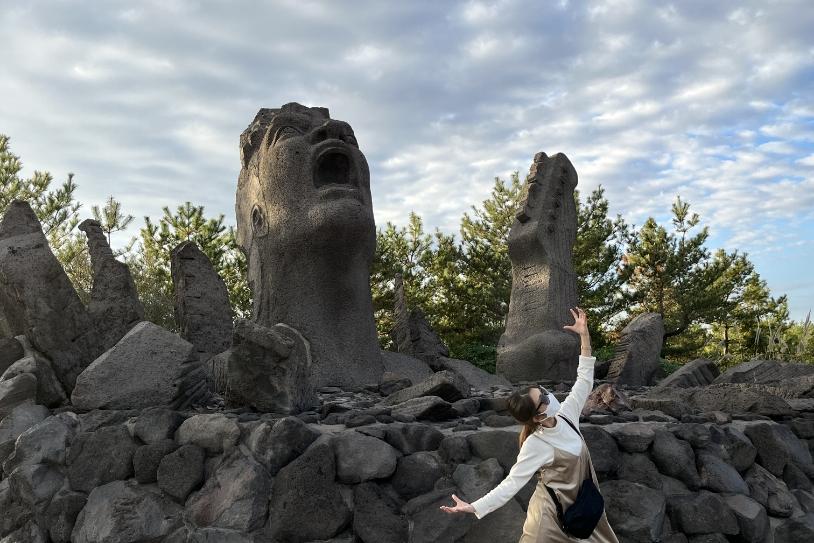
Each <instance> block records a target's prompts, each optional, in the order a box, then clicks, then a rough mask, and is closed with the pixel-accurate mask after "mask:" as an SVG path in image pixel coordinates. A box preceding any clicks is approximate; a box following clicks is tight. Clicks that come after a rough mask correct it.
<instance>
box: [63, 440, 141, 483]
mask: <svg viewBox="0 0 814 543" xmlns="http://www.w3.org/2000/svg"><path fill="white" fill-rule="evenodd" d="M137 448H138V445H137V444H136V442H135V441H133V439H132V438H131V437H130V433H129V432H128V431H127V428H125V427H124V426H107V427H104V428H100V429H99V430H97V431H95V432H92V433H81V434H79V435H78V436H76V439H75V440H74V442H73V445H72V446H71V449H70V452H69V454H68V481H69V482H70V484H71V488H72V489H73V490H79V491H82V492H90V491H91V490H93V489H94V488H95V487H97V486H101V485H104V484H107V483H110V482H112V481H122V480H125V479H128V478H129V477H130V476H131V475H132V474H133V454H135V452H136V449H137Z"/></svg>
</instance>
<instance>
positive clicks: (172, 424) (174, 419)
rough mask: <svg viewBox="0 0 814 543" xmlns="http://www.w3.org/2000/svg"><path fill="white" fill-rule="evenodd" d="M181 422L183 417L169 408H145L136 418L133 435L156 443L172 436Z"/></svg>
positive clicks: (145, 441)
mask: <svg viewBox="0 0 814 543" xmlns="http://www.w3.org/2000/svg"><path fill="white" fill-rule="evenodd" d="M182 422H184V417H182V416H181V414H180V413H178V412H176V411H173V410H171V409H165V408H163V407H156V408H150V409H145V410H144V411H142V412H141V414H139V416H138V419H136V423H135V425H134V426H133V435H134V436H135V437H137V438H139V439H140V440H142V441H143V442H144V443H157V442H159V441H162V440H165V439H171V438H173V437H174V436H175V431H176V430H177V429H178V427H179V426H181V423H182Z"/></svg>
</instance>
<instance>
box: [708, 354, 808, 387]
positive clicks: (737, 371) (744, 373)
mask: <svg viewBox="0 0 814 543" xmlns="http://www.w3.org/2000/svg"><path fill="white" fill-rule="evenodd" d="M809 375H814V366H812V365H811V364H795V363H790V362H778V361H777V360H749V361H747V362H742V363H740V364H738V365H737V366H733V367H731V368H729V369H728V370H726V371H725V372H723V373H722V374H720V375H719V376H718V377H716V378H715V381H714V382H715V383H758V384H766V383H776V382H778V381H784V380H786V379H794V378H798V377H804V376H809Z"/></svg>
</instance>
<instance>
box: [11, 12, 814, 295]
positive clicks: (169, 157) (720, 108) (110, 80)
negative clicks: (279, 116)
mask: <svg viewBox="0 0 814 543" xmlns="http://www.w3.org/2000/svg"><path fill="white" fill-rule="evenodd" d="M807 7H808V6H807V2H806V1H805V0H798V1H796V2H795V1H790V2H786V3H781V4H772V5H771V6H767V5H765V4H764V3H763V2H757V1H754V2H744V3H740V4H739V5H738V7H737V9H734V10H733V9H731V8H729V7H728V6H727V5H725V4H721V3H706V4H704V5H703V6H696V5H694V4H688V3H675V4H671V5H669V6H666V7H663V8H658V9H654V8H652V6H650V4H649V3H647V2H643V1H641V0H612V1H607V2H594V3H591V4H590V6H586V5H585V4H582V3H578V2H571V3H568V2H560V3H559V4H558V5H555V4H545V3H539V2H533V1H531V0H526V1H515V2H511V1H472V2H466V3H462V4H448V3H442V2H429V1H428V2H405V3H384V4H382V3H379V2H368V3H366V2H359V3H356V4H354V8H353V9H348V7H347V5H346V4H343V3H331V2H327V3H326V2H315V1H305V0H285V1H277V2H270V3H256V4H253V6H252V8H251V9H250V10H236V9H234V7H232V6H231V5H228V4H219V3H208V4H206V5H205V6H204V4H202V3H190V2H182V1H177V0H172V1H170V0H161V1H157V0H156V1H151V2H142V3H139V4H138V6H136V7H132V6H128V7H126V8H123V7H122V6H121V5H120V4H119V5H113V4H108V3H101V4H100V3H95V2H94V3H92V2H88V1H86V2H74V3H70V5H68V4H63V3H56V4H50V5H47V6H46V5H45V4H30V5H27V6H26V7H25V9H23V8H20V7H16V8H13V9H8V10H5V11H3V12H2V13H0V32H2V34H3V36H4V45H5V46H6V47H8V48H9V50H10V52H11V53H10V54H8V55H4V56H3V59H2V60H1V61H0V62H2V68H3V78H0V118H2V119H3V126H2V127H0V129H2V131H4V132H8V133H9V135H10V136H11V137H12V149H13V150H14V151H15V152H17V153H18V154H20V155H21V156H22V158H23V160H24V161H25V164H26V167H27V169H33V167H37V168H40V169H48V170H50V171H52V172H53V173H54V174H55V176H56V177H57V178H58V179H59V178H61V177H63V176H64V174H65V173H66V172H67V171H75V172H76V173H77V180H78V182H79V184H80V198H81V199H82V200H83V202H85V204H86V207H89V206H90V205H91V204H94V203H100V202H101V201H102V200H103V199H104V198H105V197H106V196H107V195H108V194H109V193H111V192H113V193H114V195H115V196H116V197H117V198H119V199H120V200H122V201H123V202H124V203H125V206H126V207H128V206H129V208H130V209H129V212H130V213H132V214H133V215H136V216H139V217H140V216H142V215H153V216H155V215H158V214H159V213H160V208H161V206H163V205H170V206H175V205H178V204H179V203H181V202H183V201H184V200H193V201H196V202H198V203H200V204H204V205H206V207H207V210H208V211H210V212H212V213H224V214H225V215H226V216H227V220H229V221H231V220H233V198H234V184H235V180H236V178H237V168H238V149H237V141H238V137H239V134H240V132H241V131H242V130H243V129H244V128H245V127H246V125H247V124H248V123H249V122H250V120H251V119H252V118H253V116H254V114H255V113H256V111H257V109H259V108H260V107H276V106H279V105H281V104H283V103H285V102H289V101H300V102H302V103H307V104H309V105H320V106H326V107H329V108H330V110H331V113H332V115H333V116H334V117H336V118H340V119H343V120H346V121H348V122H350V123H351V124H352V125H353V127H354V129H355V131H356V134H357V138H358V139H359V141H360V144H361V146H362V148H363V150H364V151H365V153H366V154H367V157H368V161H369V163H370V167H371V176H372V184H373V192H374V204H375V211H376V217H377V221H378V222H380V223H382V224H383V223H384V222H385V221H387V220H392V221H395V222H397V223H401V224H403V223H404V222H406V220H407V214H408V213H409V211H410V210H415V211H416V212H418V213H419V214H420V215H422V217H424V219H425V224H426V225H427V226H428V227H429V228H434V227H436V226H438V227H441V228H443V229H445V230H447V231H449V232H455V231H457V228H458V221H459V219H460V216H461V214H462V213H463V212H464V211H467V210H468V209H469V207H470V206H471V205H473V204H477V203H478V202H479V201H480V200H482V199H483V198H485V197H487V196H488V194H489V191H490V189H491V186H492V182H493V178H494V177H495V176H496V175H499V176H501V177H508V175H510V174H511V172H512V171H515V170H519V171H520V173H521V176H524V175H525V173H526V171H527V170H528V166H529V163H530V161H531V159H532V157H533V155H534V153H536V152H538V151H545V152H547V153H549V154H553V153H556V152H565V153H566V154H567V155H568V156H569V158H570V159H571V160H572V162H573V163H574V165H575V167H576V168H577V171H578V173H579V178H580V190H581V191H583V192H585V191H588V190H590V189H592V188H594V187H596V186H597V185H599V184H602V185H603V186H605V187H606V189H607V192H606V194H607V196H608V198H609V199H610V202H611V206H612V209H611V211H612V212H613V213H616V212H619V213H624V214H625V216H626V217H628V218H629V219H630V220H631V221H634V222H636V223H637V224H641V222H642V221H643V220H644V219H645V218H646V217H647V216H648V215H654V216H657V217H661V218H663V217H665V216H666V214H667V213H669V205H670V202H671V201H672V199H673V198H674V197H675V194H676V193H677V192H679V191H680V192H681V194H682V196H683V197H686V198H687V199H688V200H689V201H690V202H691V203H692V205H693V208H694V209H695V210H697V211H699V213H701V215H702V219H703V220H704V221H705V222H706V223H707V224H709V225H710V227H711V229H712V231H713V232H716V231H717V232H722V233H723V232H726V235H724V234H721V239H720V240H719V241H720V243H721V244H723V245H727V246H731V247H732V248H735V247H737V248H740V249H743V250H748V251H750V252H754V253H758V252H760V251H767V250H768V249H769V248H775V249H776V248H777V247H780V249H778V250H780V251H781V252H782V251H794V250H801V249H799V247H801V246H799V245H795V243H794V242H795V241H798V240H800V239H811V238H812V237H814V227H812V225H811V221H812V220H813V219H812V218H811V215H812V213H814V211H812V210H814V202H813V201H812V200H811V197H809V196H808V193H809V192H811V193H814V187H812V186H811V181H810V179H811V177H812V176H811V171H812V170H811V168H812V167H814V154H812V146H813V145H814V109H812V105H811V101H810V99H809V98H808V96H809V95H810V87H811V84H812V78H811V66H812V63H813V62H814V43H812V37H811V32H810V28H812V27H814V10H810V9H807ZM806 217H808V221H809V222H808V223H807V222H805V220H804V219H805V218H806ZM794 247H797V249H795V248H794ZM811 264H814V262H811V261H809V265H808V268H809V269H810V266H811ZM759 271H761V273H763V274H764V275H769V276H771V274H772V273H774V272H773V270H772V269H765V270H759ZM776 284H779V285H780V286H779V287H778V288H781V290H782V284H783V283H782V282H780V283H776ZM792 303H796V302H795V301H794V300H792ZM809 303H811V304H812V305H814V293H813V294H811V302H809Z"/></svg>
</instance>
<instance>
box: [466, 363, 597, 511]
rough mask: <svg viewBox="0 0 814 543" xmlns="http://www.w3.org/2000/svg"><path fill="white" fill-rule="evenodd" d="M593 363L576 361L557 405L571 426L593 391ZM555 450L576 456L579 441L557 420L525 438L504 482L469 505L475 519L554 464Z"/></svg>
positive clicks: (502, 502) (579, 445) (566, 425)
mask: <svg viewBox="0 0 814 543" xmlns="http://www.w3.org/2000/svg"><path fill="white" fill-rule="evenodd" d="M595 363H596V357H594V356H580V357H579V366H577V380H576V382H575V383H574V386H573V387H572V388H571V392H569V393H568V396H567V397H566V398H565V400H563V402H562V405H560V410H559V413H562V414H563V415H565V417H566V418H567V419H568V420H570V421H571V422H572V423H574V424H575V425H578V424H579V415H580V413H581V412H582V408H583V406H584V405H585V401H586V400H587V399H588V395H589V394H590V393H591V390H592V389H593V383H594V364H595ZM555 448H557V449H564V450H566V451H568V452H569V453H571V454H575V455H577V454H579V451H580V450H581V449H582V438H580V436H579V434H577V433H576V432H575V431H574V429H573V428H571V426H569V425H568V424H567V423H566V422H565V421H560V420H558V421H557V425H556V426H554V427H552V428H545V427H540V428H539V429H538V430H536V431H535V432H534V433H532V434H531V435H529V436H528V437H527V438H526V441H524V442H523V445H522V446H521V447H520V452H519V453H518V454H517V461H516V462H515V464H514V466H512V469H511V470H509V474H508V475H507V476H506V478H505V479H503V481H501V483H500V484H499V485H497V486H496V487H495V488H493V489H492V490H491V491H490V492H489V493H488V494H486V495H485V496H484V497H482V498H480V499H479V500H476V501H474V502H472V506H473V507H474V508H475V516H476V517H478V518H479V519H481V518H483V517H485V516H486V515H488V514H489V513H491V512H492V511H494V510H495V509H497V508H499V507H501V506H503V505H504V504H505V503H506V502H508V501H509V500H510V499H512V497H513V496H514V495H515V494H517V492H518V491H519V490H520V489H521V488H523V485H525V484H526V483H527V482H528V480H529V479H531V476H532V475H534V474H535V473H536V472H537V470H539V469H540V468H541V467H543V466H546V465H548V464H550V463H551V462H552V461H553V460H554V449H555Z"/></svg>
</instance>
